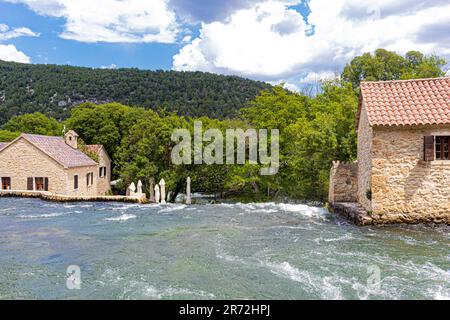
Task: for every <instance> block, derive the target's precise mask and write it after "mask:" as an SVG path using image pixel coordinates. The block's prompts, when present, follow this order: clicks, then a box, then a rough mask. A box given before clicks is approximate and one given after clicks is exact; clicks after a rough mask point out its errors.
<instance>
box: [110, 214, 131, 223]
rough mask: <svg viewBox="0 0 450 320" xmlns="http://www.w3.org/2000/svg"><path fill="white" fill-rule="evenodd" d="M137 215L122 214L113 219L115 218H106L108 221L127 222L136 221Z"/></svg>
mask: <svg viewBox="0 0 450 320" xmlns="http://www.w3.org/2000/svg"><path fill="white" fill-rule="evenodd" d="M135 218H136V215H134V214H122V215H121V216H119V217H113V218H106V219H105V220H106V221H127V220H130V219H135Z"/></svg>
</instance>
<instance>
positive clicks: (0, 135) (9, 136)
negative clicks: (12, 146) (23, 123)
mask: <svg viewBox="0 0 450 320" xmlns="http://www.w3.org/2000/svg"><path fill="white" fill-rule="evenodd" d="M19 135H20V133H19V132H11V131H6V130H0V142H10V141H12V140H14V139H15V138H17V137H18V136H19Z"/></svg>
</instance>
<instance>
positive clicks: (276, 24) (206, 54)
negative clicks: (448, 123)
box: [0, 0, 450, 90]
mask: <svg viewBox="0 0 450 320" xmlns="http://www.w3.org/2000/svg"><path fill="white" fill-rule="evenodd" d="M377 48H385V49H388V50H392V51H396V52H397V53H400V54H404V53H406V52H407V51H409V50H419V51H422V52H424V53H426V54H429V55H431V54H435V55H439V56H441V57H444V58H446V59H447V61H450V1H448V0H389V1H388V0H366V1H361V0H333V1H330V0H95V1H93V0H76V1H75V0H0V59H1V60H7V61H17V62H23V63H39V64H40V63H45V64H68V65H76V66H86V67H95V68H122V67H136V68H139V69H150V70H157V69H163V70H181V71H207V72H213V73H219V74H227V75H238V76H242V77H246V78H250V79H255V80H262V81H267V82H270V83H273V84H276V83H280V82H284V83H285V85H286V87H288V88H289V89H292V90H298V89H299V88H301V87H302V85H304V84H305V83H311V82H316V81H318V80H322V79H328V78H333V77H335V76H336V75H337V74H339V73H340V72H341V71H342V68H343V66H344V65H345V64H346V63H347V62H349V61H350V60H351V59H352V58H353V57H354V56H356V55H360V54H362V53H365V52H373V51H374V50H375V49H377ZM449 69H450V67H449ZM448 74H449V75H450V71H449V72H448Z"/></svg>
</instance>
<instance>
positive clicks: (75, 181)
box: [73, 175, 78, 189]
mask: <svg viewBox="0 0 450 320" xmlns="http://www.w3.org/2000/svg"><path fill="white" fill-rule="evenodd" d="M73 188H74V189H78V175H75V176H73Z"/></svg>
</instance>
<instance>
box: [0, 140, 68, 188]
mask: <svg viewBox="0 0 450 320" xmlns="http://www.w3.org/2000/svg"><path fill="white" fill-rule="evenodd" d="M0 177H11V188H12V189H13V190H27V178H28V177H48V179H49V185H48V187H49V190H48V191H49V192H53V193H63V192H65V190H66V172H65V171H64V168H63V167H62V166H61V165H60V164H59V163H57V162H56V161H54V160H53V159H51V158H50V157H49V156H47V155H46V154H44V153H42V152H41V151H40V150H39V149H37V148H36V147H35V146H33V145H32V144H31V143H29V142H28V141H26V140H25V139H19V140H17V141H16V142H15V143H14V144H12V145H10V146H8V147H6V148H5V149H3V150H2V151H1V152H0Z"/></svg>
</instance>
